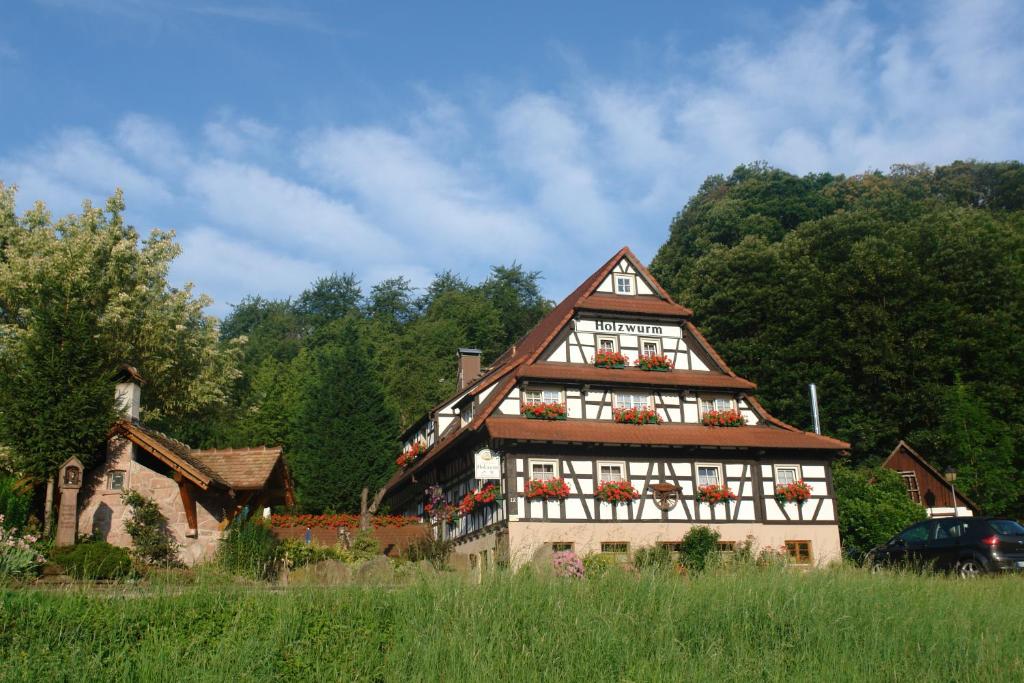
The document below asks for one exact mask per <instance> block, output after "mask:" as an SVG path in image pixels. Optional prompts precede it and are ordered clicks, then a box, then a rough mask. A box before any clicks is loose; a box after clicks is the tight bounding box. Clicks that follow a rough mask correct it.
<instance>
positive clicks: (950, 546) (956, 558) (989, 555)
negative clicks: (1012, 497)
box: [868, 517, 1024, 577]
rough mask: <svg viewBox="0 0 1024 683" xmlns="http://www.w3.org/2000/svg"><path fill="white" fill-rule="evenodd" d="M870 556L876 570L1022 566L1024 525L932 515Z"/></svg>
mask: <svg viewBox="0 0 1024 683" xmlns="http://www.w3.org/2000/svg"><path fill="white" fill-rule="evenodd" d="M868 561H869V563H870V566H871V567H872V569H876V568H880V567H892V566H899V567H912V568H917V569H928V568H930V569H934V570H935V571H948V572H956V573H957V574H958V575H960V576H963V577H971V576H979V575H981V574H985V573H990V572H1004V571H1024V526H1022V525H1021V524H1020V523H1018V522H1015V521H1014V520H1012V519H999V518H994V517H947V518H944V519H929V520H926V521H924V522H918V523H917V524H914V525H913V526H910V527H907V528H906V529H904V530H903V531H901V532H900V533H898V534H896V535H895V536H893V537H892V539H890V540H889V542H888V543H885V544H884V545H880V546H878V547H877V548H875V549H874V550H872V551H871V553H870V554H869V556H868Z"/></svg>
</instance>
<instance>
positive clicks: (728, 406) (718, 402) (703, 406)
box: [700, 397, 733, 414]
mask: <svg viewBox="0 0 1024 683" xmlns="http://www.w3.org/2000/svg"><path fill="white" fill-rule="evenodd" d="M732 409H733V402H732V399H731V398H724V397H718V398H703V397H702V398H701V399H700V411H701V413H702V414H703V413H708V412H711V411H712V410H719V411H726V410H732Z"/></svg>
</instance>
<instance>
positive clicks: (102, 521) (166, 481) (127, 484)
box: [78, 437, 231, 566]
mask: <svg viewBox="0 0 1024 683" xmlns="http://www.w3.org/2000/svg"><path fill="white" fill-rule="evenodd" d="M134 450H135V448H134V446H133V445H132V443H131V442H130V441H128V440H127V439H124V438H122V437H115V438H113V439H111V440H110V441H109V442H108V445H107V458H106V461H105V462H104V463H102V464H101V465H99V466H97V467H95V468H94V469H93V470H92V471H90V472H89V473H87V475H86V478H85V482H84V486H83V487H82V492H81V494H80V495H79V499H78V501H79V507H78V533H79V534H81V535H87V534H91V533H94V532H96V533H97V534H98V535H99V536H100V537H101V538H104V539H105V540H106V541H107V542H108V543H111V544H113V545H119V546H124V547H131V542H132V539H131V537H130V536H129V535H128V532H127V531H125V528H124V522H125V520H126V519H127V517H128V515H129V509H128V507H127V506H126V505H125V504H124V503H122V502H121V491H111V490H108V489H107V474H108V473H109V472H110V471H112V470H123V471H124V472H125V481H124V488H125V489H132V490H135V491H138V492H139V493H140V494H142V495H143V496H145V497H147V498H152V499H153V500H155V501H156V502H157V504H158V505H159V506H160V510H161V512H163V514H164V516H165V517H167V521H168V528H169V530H170V531H171V533H172V535H173V536H174V539H175V541H177V543H178V545H179V553H178V555H179V558H180V559H181V561H182V562H184V563H185V564H187V565H190V566H191V565H194V564H196V563H197V562H201V561H204V560H209V559H211V558H212V557H213V555H214V554H215V553H216V551H217V544H218V541H219V540H220V537H221V526H220V525H221V520H223V519H224V511H225V509H226V508H227V507H228V506H229V505H231V501H230V499H229V498H228V496H227V495H226V494H217V493H210V492H201V491H197V495H196V522H197V526H198V532H199V533H198V537H197V538H189V537H188V536H186V533H188V522H187V521H186V518H185V508H184V506H183V505H182V503H181V496H180V494H179V493H178V484H177V483H176V482H175V481H174V480H173V479H172V478H171V477H170V476H169V475H168V473H167V472H163V471H158V469H157V468H162V466H161V465H159V463H155V462H154V463H152V464H153V465H154V467H149V466H147V465H148V462H149V461H150V460H151V458H147V463H143V462H140V461H139V460H138V459H135V458H133V453H134ZM163 469H166V468H163Z"/></svg>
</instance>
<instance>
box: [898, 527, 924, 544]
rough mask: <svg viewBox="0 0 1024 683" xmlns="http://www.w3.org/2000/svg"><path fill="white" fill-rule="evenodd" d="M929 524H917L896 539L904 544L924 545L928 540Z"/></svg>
mask: <svg viewBox="0 0 1024 683" xmlns="http://www.w3.org/2000/svg"><path fill="white" fill-rule="evenodd" d="M928 536H929V533H928V524H927V523H926V524H915V525H914V526H912V527H910V528H909V529H907V530H906V531H904V532H903V533H902V534H900V535H898V536H897V537H896V539H897V540H900V541H903V542H904V543H908V544H909V543H924V542H925V541H927V540H928Z"/></svg>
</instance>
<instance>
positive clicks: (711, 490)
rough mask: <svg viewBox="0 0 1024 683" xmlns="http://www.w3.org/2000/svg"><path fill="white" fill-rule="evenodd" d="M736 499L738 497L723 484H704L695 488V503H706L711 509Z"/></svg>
mask: <svg viewBox="0 0 1024 683" xmlns="http://www.w3.org/2000/svg"><path fill="white" fill-rule="evenodd" d="M738 498H739V496H737V495H736V494H735V493H733V492H732V489H731V488H729V487H728V486H726V485H724V484H705V485H704V486H700V487H698V488H697V502H698V503H707V504H708V505H711V506H712V507H713V506H715V505H718V504H719V503H725V502H728V501H730V500H736V499H738Z"/></svg>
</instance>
